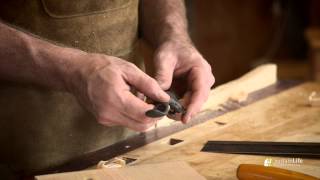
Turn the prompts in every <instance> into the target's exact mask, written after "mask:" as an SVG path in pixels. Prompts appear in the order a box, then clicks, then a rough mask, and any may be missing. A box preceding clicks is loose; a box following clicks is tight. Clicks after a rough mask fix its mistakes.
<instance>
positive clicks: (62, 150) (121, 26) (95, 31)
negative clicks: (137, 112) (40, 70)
mask: <svg viewBox="0 0 320 180" xmlns="http://www.w3.org/2000/svg"><path fill="white" fill-rule="evenodd" d="M0 18H1V19H2V20H3V21H5V22H7V23H9V24H13V25H14V26H16V27H18V28H21V29H22V30H24V31H26V32H31V33H32V34H34V35H36V36H39V37H41V38H44V39H46V40H48V41H51V42H54V43H58V44H61V45H64V46H70V47H76V48H79V49H82V50H84V51H88V52H98V53H105V54H108V55H114V56H118V57H123V58H126V59H131V60H132V59H134V58H133V56H132V53H131V52H132V51H133V49H134V47H135V42H136V40H137V24H138V0H116V1H115V0H10V1H2V2H1V6H0ZM88 60H89V59H88ZM17 73H19V72H17ZM132 133H133V132H132V131H129V130H127V129H125V128H121V127H112V128H108V127H104V126H102V125H99V124H98V123H97V122H96V121H95V119H94V117H93V116H92V115H91V114H89V113H88V112H86V111H85V110H84V109H83V108H82V107H81V106H80V105H79V104H78V103H77V101H76V99H75V98H74V97H73V96H72V95H71V94H68V93H66V92H55V91H50V90H48V89H46V88H43V87H35V86H31V85H23V84H17V83H8V82H0V146H1V148H0V156H1V161H0V162H1V163H0V164H9V165H10V167H11V168H12V169H14V170H15V171H24V172H30V171H35V170H41V169H44V168H48V167H50V166H55V165H59V164H62V163H64V162H66V161H68V160H70V159H72V158H75V157H77V156H80V155H82V154H85V153H88V152H92V151H95V150H98V149H100V148H102V147H105V146H107V145H110V144H113V143H114V142H116V141H119V140H121V139H124V138H126V137H128V136H129V135H130V134H132Z"/></svg>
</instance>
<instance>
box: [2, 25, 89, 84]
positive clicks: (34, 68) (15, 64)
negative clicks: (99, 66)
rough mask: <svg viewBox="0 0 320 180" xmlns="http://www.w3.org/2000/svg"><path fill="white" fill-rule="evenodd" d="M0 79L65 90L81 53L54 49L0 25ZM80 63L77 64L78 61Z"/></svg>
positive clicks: (42, 41) (56, 47)
mask: <svg viewBox="0 0 320 180" xmlns="http://www.w3.org/2000/svg"><path fill="white" fill-rule="evenodd" d="M0 42H1V43H0V64H1V66H0V79H2V80H8V81H16V82H22V83H34V84H38V85H43V86H47V87H50V88H53V89H67V88H68V87H67V86H66V84H68V81H70V79H68V78H69V77H71V76H70V74H72V73H74V71H76V69H75V66H74V65H75V64H76V63H79V64H80V63H82V62H75V61H76V60H77V59H78V58H77V57H76V56H79V55H80V54H84V52H82V51H80V50H76V49H70V48H64V47H60V46H56V45H54V44H51V43H49V42H46V41H44V40H41V39H38V38H35V37H32V36H31V35H29V34H26V33H23V32H21V31H19V30H16V29H14V28H11V27H9V26H7V25H5V24H3V23H2V22H0ZM79 61H80V60H79Z"/></svg>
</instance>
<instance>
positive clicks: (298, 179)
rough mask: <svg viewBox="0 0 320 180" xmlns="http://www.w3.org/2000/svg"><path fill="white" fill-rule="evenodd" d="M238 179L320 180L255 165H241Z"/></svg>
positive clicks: (284, 170)
mask: <svg viewBox="0 0 320 180" xmlns="http://www.w3.org/2000/svg"><path fill="white" fill-rule="evenodd" d="M237 177H238V179H239V180H257V179H259V180H270V179H272V180H302V179H303V180H319V178H316V177H313V176H310V175H307V174H303V173H299V172H296V171H290V170H286V169H281V168H276V167H267V166H262V165H255V164H240V165H239V167H238V170H237Z"/></svg>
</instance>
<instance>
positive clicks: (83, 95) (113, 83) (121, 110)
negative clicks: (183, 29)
mask: <svg viewBox="0 0 320 180" xmlns="http://www.w3.org/2000/svg"><path fill="white" fill-rule="evenodd" d="M82 58H85V60H83V61H81V62H87V63H85V64H83V63H82V64H80V65H79V71H77V72H76V73H73V74H74V76H73V77H72V78H71V79H70V81H69V85H68V86H69V90H70V91H71V92H72V93H73V94H74V95H75V96H76V97H77V99H78V100H79V101H80V103H81V104H83V105H84V106H85V107H86V108H87V109H88V110H89V111H90V112H92V113H93V114H94V115H95V117H96V118H97V121H98V122H99V123H101V124H103V125H106V126H114V125H120V126H125V127H128V128H130V129H133V130H136V131H145V130H147V129H149V128H150V127H151V126H153V125H154V124H155V123H156V121H157V120H159V119H155V118H149V117H146V115H145V112H146V111H148V110H150V109H152V108H153V105H151V104H147V103H146V102H144V101H143V100H141V99H139V98H138V97H136V96H135V95H134V94H133V93H132V92H131V91H130V90H132V88H134V89H135V90H137V91H138V92H140V93H142V94H144V95H146V96H147V97H149V98H151V99H153V100H156V101H158V102H168V101H169V99H170V97H169V96H168V95H167V94H166V93H165V92H164V91H163V90H162V89H161V88H160V86H159V85H158V83H157V82H156V80H154V79H153V78H151V77H149V76H148V75H147V74H145V73H144V72H143V71H141V70H140V69H139V68H138V67H136V66H135V65H134V64H132V63H130V62H127V61H124V60H122V59H120V58H116V57H112V56H106V55H102V54H86V55H84V56H82ZM70 84H71V86H70Z"/></svg>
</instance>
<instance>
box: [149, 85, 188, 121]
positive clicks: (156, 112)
mask: <svg viewBox="0 0 320 180" xmlns="http://www.w3.org/2000/svg"><path fill="white" fill-rule="evenodd" d="M166 93H167V94H168V95H169V96H170V101H169V102H167V103H164V102H152V104H154V108H153V109H151V110H148V111H147V112H146V116H148V117H152V118H157V117H162V116H166V115H174V114H176V113H181V114H184V113H185V111H186V110H185V108H184V107H183V106H182V105H181V104H180V103H179V100H178V98H177V96H176V95H175V94H174V93H173V92H172V91H166Z"/></svg>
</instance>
